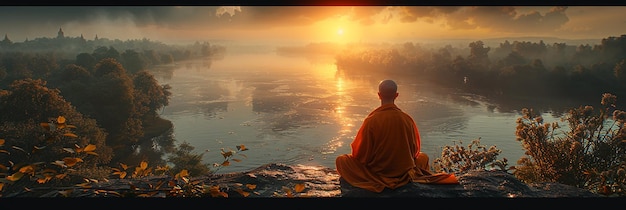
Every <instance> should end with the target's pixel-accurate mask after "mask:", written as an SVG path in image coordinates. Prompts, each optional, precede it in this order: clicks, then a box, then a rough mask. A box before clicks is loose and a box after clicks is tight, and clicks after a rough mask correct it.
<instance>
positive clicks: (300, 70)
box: [155, 53, 558, 173]
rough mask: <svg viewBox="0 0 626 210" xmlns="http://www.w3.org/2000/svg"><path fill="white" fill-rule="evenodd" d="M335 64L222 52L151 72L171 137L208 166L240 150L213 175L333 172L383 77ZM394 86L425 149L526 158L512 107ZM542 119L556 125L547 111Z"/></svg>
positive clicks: (403, 81)
mask: <svg viewBox="0 0 626 210" xmlns="http://www.w3.org/2000/svg"><path fill="white" fill-rule="evenodd" d="M333 62H334V61H333V60H332V59H323V58H319V59H305V58H301V57H284V56H280V55H276V54H275V53H250V54H231V55H226V56H225V57H224V58H223V59H221V60H216V61H208V60H199V61H190V62H185V63H179V64H178V65H177V66H176V67H175V68H174V70H173V71H172V72H170V73H165V74H163V73H155V76H156V78H157V79H158V80H159V82H160V83H162V84H170V85H171V86H172V89H171V91H172V93H173V96H172V98H171V100H170V105H169V106H167V107H166V108H165V109H164V110H163V112H162V117H163V118H165V119H168V120H171V121H172V122H173V124H174V135H175V138H176V140H177V141H178V142H179V143H180V142H183V141H185V142H189V143H190V144H191V145H192V146H194V147H195V152H197V153H202V152H206V153H204V156H203V157H204V161H205V162H206V163H221V162H222V161H223V157H222V155H221V154H220V149H221V148H224V149H227V150H228V149H233V150H234V149H236V146H237V145H241V144H243V145H245V146H246V147H247V148H249V150H248V151H245V152H241V153H239V154H243V155H245V157H243V156H237V158H238V159H241V161H240V162H232V164H231V165H230V166H228V167H223V168H222V169H220V170H219V171H218V173H225V172H232V171H245V170H250V169H254V168H256V167H259V166H261V165H263V164H266V163H271V162H275V163H286V164H306V165H322V166H326V167H331V168H334V167H335V163H334V161H335V157H336V156H337V155H339V154H344V153H350V143H351V141H352V139H353V138H354V136H355V134H356V131H357V130H358V128H359V126H360V124H361V121H362V120H363V118H364V117H365V116H366V115H367V114H368V113H369V112H370V111H371V110H373V109H374V108H376V107H377V106H378V105H380V102H379V101H378V98H377V95H376V91H377V90H376V88H377V83H378V81H380V80H382V79H386V78H374V77H371V76H370V77H366V76H363V77H356V78H354V77H350V78H348V77H344V76H340V75H338V74H337V73H336V67H335V65H334V64H333ZM391 79H394V80H396V81H397V82H398V85H399V92H400V95H399V97H398V99H397V100H396V103H397V105H398V106H399V107H400V108H401V109H403V110H404V111H406V112H407V113H409V114H410V115H411V116H413V118H414V119H415V120H416V123H417V125H418V127H419V129H420V132H421V137H422V144H423V145H422V150H423V151H424V152H426V153H428V154H429V155H430V156H431V160H432V159H434V158H436V157H439V155H440V153H441V148H442V147H443V146H444V145H453V144H454V142H458V141H459V140H461V141H463V145H467V144H468V143H469V142H470V141H471V140H473V139H476V138H481V144H483V145H486V146H491V145H495V146H497V147H498V148H499V149H501V150H502V151H503V152H502V154H501V155H500V156H499V159H501V158H503V157H504V158H507V159H509V164H515V161H516V160H517V159H519V158H520V157H521V156H522V155H523V151H522V149H521V145H520V142H517V141H516V140H515V134H514V132H515V126H516V125H515V120H516V119H517V118H518V117H519V116H520V115H519V113H518V112H517V111H515V110H513V111H511V110H509V111H500V110H499V108H498V106H497V105H494V104H490V103H488V102H487V101H488V100H484V99H483V98H481V97H479V96H475V95H471V94H464V93H461V91H455V90H448V89H443V88H437V87H434V86H432V85H428V84H422V83H420V82H416V81H412V80H411V79H407V78H391ZM544 119H546V121H548V122H552V121H556V120H558V118H553V117H551V116H550V115H544Z"/></svg>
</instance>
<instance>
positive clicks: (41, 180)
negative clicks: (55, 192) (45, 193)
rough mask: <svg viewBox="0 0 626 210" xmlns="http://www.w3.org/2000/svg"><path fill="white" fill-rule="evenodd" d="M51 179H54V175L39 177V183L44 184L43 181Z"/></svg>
mask: <svg viewBox="0 0 626 210" xmlns="http://www.w3.org/2000/svg"><path fill="white" fill-rule="evenodd" d="M50 179H52V177H49V176H48V177H43V178H39V179H37V183H39V184H43V183H46V182H48V181H50Z"/></svg>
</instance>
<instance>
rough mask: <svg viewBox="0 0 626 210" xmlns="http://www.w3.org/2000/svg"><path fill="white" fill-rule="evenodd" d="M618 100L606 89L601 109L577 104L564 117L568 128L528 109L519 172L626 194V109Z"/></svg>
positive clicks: (520, 135)
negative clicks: (623, 109)
mask: <svg viewBox="0 0 626 210" xmlns="http://www.w3.org/2000/svg"><path fill="white" fill-rule="evenodd" d="M616 100H617V97H616V96H615V95H612V94H610V93H605V94H603V95H602V101H601V105H602V107H601V108H600V109H599V110H598V111H596V110H594V108H593V107H592V106H580V107H578V108H574V109H571V110H570V111H569V112H568V113H567V114H566V115H565V116H564V117H563V118H562V119H561V121H564V122H567V123H568V125H569V126H568V128H569V130H567V131H563V130H561V129H560V128H561V127H560V126H559V124H558V123H557V122H553V123H545V122H544V121H543V118H542V117H541V116H538V115H536V114H535V113H533V111H532V110H529V109H523V110H522V117H520V118H519V119H518V120H517V130H516V136H517V140H518V141H520V142H521V143H522V146H523V147H524V149H525V150H526V153H525V154H526V155H527V157H523V158H521V159H520V160H518V164H519V166H518V167H516V171H515V173H514V174H515V176H516V177H518V178H519V179H520V180H522V181H525V182H528V183H536V182H558V183H563V184H567V185H571V186H576V187H580V188H586V189H588V190H590V191H592V192H596V193H600V194H605V195H618V196H624V195H626V191H624V190H625V189H626V172H625V167H626V153H625V152H626V140H625V138H626V129H624V123H625V122H626V112H624V111H622V110H617V109H615V102H616ZM611 113H612V116H613V117H612V119H610V118H609V116H610V115H611ZM558 131H562V133H558Z"/></svg>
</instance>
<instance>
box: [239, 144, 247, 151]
mask: <svg viewBox="0 0 626 210" xmlns="http://www.w3.org/2000/svg"><path fill="white" fill-rule="evenodd" d="M237 149H238V150H239V151H246V150H248V148H246V146H244V145H243V144H242V145H239V146H237Z"/></svg>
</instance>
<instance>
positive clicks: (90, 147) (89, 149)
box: [83, 144, 96, 152]
mask: <svg viewBox="0 0 626 210" xmlns="http://www.w3.org/2000/svg"><path fill="white" fill-rule="evenodd" d="M94 150H96V145H93V144H89V145H87V146H86V147H85V149H84V150H83V151H85V152H93V151H94Z"/></svg>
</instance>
